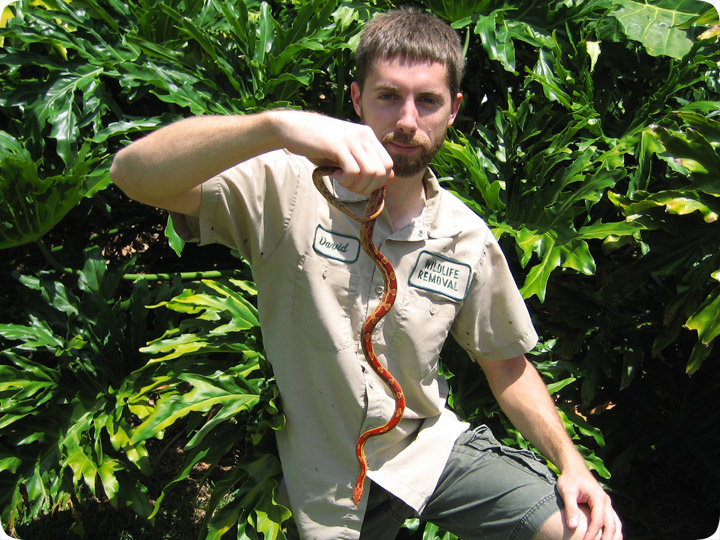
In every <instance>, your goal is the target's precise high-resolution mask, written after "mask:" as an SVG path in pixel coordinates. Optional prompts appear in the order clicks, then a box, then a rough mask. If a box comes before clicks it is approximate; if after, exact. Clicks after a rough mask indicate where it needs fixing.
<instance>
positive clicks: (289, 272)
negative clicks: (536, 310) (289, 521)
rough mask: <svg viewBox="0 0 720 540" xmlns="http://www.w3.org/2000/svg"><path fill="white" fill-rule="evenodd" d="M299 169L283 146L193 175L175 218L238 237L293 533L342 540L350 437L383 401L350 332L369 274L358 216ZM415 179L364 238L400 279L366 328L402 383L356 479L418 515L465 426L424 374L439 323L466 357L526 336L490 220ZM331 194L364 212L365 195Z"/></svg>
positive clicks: (430, 180)
mask: <svg viewBox="0 0 720 540" xmlns="http://www.w3.org/2000/svg"><path fill="white" fill-rule="evenodd" d="M313 168H314V166H313V164H312V163H311V162H309V161H308V160H307V159H305V158H303V157H299V156H295V155H292V154H288V153H287V152H284V151H276V152H270V153H268V154H264V155H262V156H260V157H258V158H255V159H252V160H249V161H247V162H244V163H242V164H240V165H237V166H236V167H234V168H232V169H230V170H228V171H226V172H224V173H222V174H221V175H219V176H218V177H216V178H214V179H211V180H209V181H208V182H206V183H204V184H203V187H202V203H201V209H200V217H199V220H195V219H190V218H188V219H186V220H183V219H178V217H176V218H175V221H176V225H177V227H178V229H179V230H180V231H183V230H184V231H185V232H184V233H183V235H184V236H185V237H186V238H188V239H192V238H193V237H194V239H199V241H200V243H201V244H208V243H212V242H219V243H222V244H225V245H227V246H230V247H232V248H236V249H238V250H239V251H240V253H241V254H242V255H243V256H244V257H246V258H247V260H248V261H249V262H250V265H251V267H252V270H253V276H254V279H255V280H256V282H257V287H258V308H259V313H260V322H261V328H262V332H263V338H264V345H265V348H266V352H267V356H268V359H269V360H270V362H271V363H272V366H273V369H274V373H275V377H276V379H277V385H278V388H279V391H280V395H281V399H282V407H283V412H284V414H285V415H286V418H287V424H286V427H285V428H283V429H282V430H281V431H280V432H279V433H278V434H277V442H278V449H279V453H280V458H281V462H282V466H283V474H284V478H285V482H286V487H287V491H288V494H289V502H290V506H291V509H292V511H293V514H294V517H295V519H296V521H297V524H298V527H299V529H300V532H301V535H302V537H303V538H312V539H328V540H330V539H332V540H337V539H356V538H358V537H359V531H360V526H361V523H362V517H363V513H364V511H365V505H366V502H367V493H368V489H367V488H368V486H369V482H368V481H366V486H365V487H366V489H365V493H364V496H363V500H362V501H361V502H360V504H359V505H358V506H357V507H356V506H355V505H354V504H353V503H352V500H351V496H352V488H353V486H354V484H355V481H356V479H357V475H358V471H359V466H358V462H357V458H356V456H355V443H356V441H357V439H358V436H359V435H360V434H361V433H362V432H364V431H365V430H367V429H370V428H373V427H376V426H379V425H381V424H384V423H385V422H386V421H387V420H388V419H389V418H390V417H391V415H392V413H393V410H394V406H395V405H394V399H393V396H392V393H391V392H390V390H389V389H388V388H387V386H386V385H385V384H384V383H383V382H382V380H381V379H380V378H379V377H378V376H377V375H376V374H375V372H374V371H373V369H372V368H371V367H370V365H369V364H368V363H367V361H366V360H365V357H364V355H363V352H362V350H361V347H360V340H359V335H360V329H361V326H362V324H363V321H364V319H365V318H366V317H367V316H368V314H369V313H370V312H371V311H372V310H373V308H375V306H376V305H377V304H378V302H379V300H380V297H381V296H382V292H383V279H382V275H381V273H380V272H379V270H378V269H377V267H376V266H375V265H374V264H373V263H372V262H371V261H370V260H369V258H368V257H367V256H366V255H365V253H364V252H363V251H362V249H361V247H360V238H359V225H358V224H357V223H356V222H355V221H353V220H352V219H351V218H349V217H348V216H346V215H345V214H343V213H341V212H339V211H338V210H336V209H335V208H334V207H331V206H330V205H329V204H328V203H327V202H326V201H325V199H324V198H323V197H322V196H321V195H320V194H319V193H318V191H317V190H316V189H315V187H314V185H313V183H312V180H311V173H312V170H313ZM326 181H328V182H330V179H326ZM425 183H426V189H427V195H428V197H427V198H428V200H427V204H426V207H425V210H424V213H423V215H422V216H421V217H420V218H418V219H416V220H415V222H414V223H412V224H411V225H409V226H407V227H405V228H404V229H402V230H399V231H393V230H392V226H391V223H390V219H389V217H388V215H387V212H383V214H382V215H381V216H380V217H379V218H378V220H377V223H376V226H375V244H376V245H377V246H378V247H379V249H380V250H381V251H382V252H383V254H384V255H385V256H386V257H387V258H388V259H389V260H390V262H391V264H392V265H393V266H394V268H395V271H396V273H397V278H398V295H397V300H396V302H395V305H394V307H393V308H392V310H391V312H390V314H388V315H387V316H386V317H385V318H384V319H383V320H382V321H381V322H380V324H379V325H378V328H377V329H376V331H375V336H374V346H375V352H376V354H377V356H378V358H379V360H380V362H381V363H383V364H384V365H385V366H386V367H387V368H388V369H389V371H390V372H391V373H392V374H393V375H394V377H395V378H396V379H397V380H398V382H399V383H400V385H401V386H402V388H403V390H404V392H405V395H406V399H407V408H406V410H405V415H404V417H403V418H402V420H401V422H400V424H399V425H398V426H397V427H396V428H395V429H394V430H392V431H390V432H389V433H387V434H384V435H382V436H378V437H374V438H371V439H370V440H369V441H368V443H367V445H366V454H367V460H368V478H369V479H371V480H372V481H373V482H376V483H377V484H379V485H381V486H382V487H384V488H385V489H387V490H388V491H390V492H391V493H393V494H395V495H397V496H398V497H400V498H401V499H402V500H403V501H405V502H406V503H407V504H409V505H410V506H412V507H413V508H415V509H416V510H421V509H422V508H423V506H424V505H425V503H426V501H427V499H428V497H429V496H430V495H431V493H432V492H433V490H434V487H435V485H436V483H437V480H438V478H439V475H440V474H441V472H442V470H443V467H444V465H445V462H446V460H447V457H448V455H449V453H450V451H451V449H452V446H453V443H454V441H455V439H456V438H457V436H458V435H459V434H460V433H462V432H463V431H465V430H466V429H467V427H468V426H467V424H465V423H463V422H461V421H460V420H459V419H458V418H457V417H456V416H455V414H454V413H452V412H451V411H450V410H448V409H447V408H446V397H447V394H448V387H447V383H446V381H445V379H444V377H442V376H440V375H438V355H439V353H440V350H441V348H442V346H443V343H444V341H445V339H446V338H447V336H448V333H450V332H452V334H453V336H454V337H455V339H456V340H457V341H458V343H459V344H460V345H461V346H462V347H463V348H465V350H467V352H468V353H469V355H470V356H471V357H473V358H476V359H477V358H487V359H490V360H503V359H507V358H511V357H514V356H518V355H520V354H524V353H525V352H527V351H529V350H530V349H532V347H534V345H535V343H536V340H537V336H536V334H535V331H534V329H533V326H532V324H531V321H530V317H529V315H528V313H527V310H526V308H525V305H524V302H523V300H522V298H521V296H520V294H519V292H518V290H517V287H516V285H515V283H514V281H513V278H512V276H511V274H510V272H509V270H508V267H507V264H506V261H505V258H504V256H503V254H502V253H501V251H500V249H499V247H498V245H497V243H496V241H495V239H494V237H493V235H492V234H491V232H490V230H489V229H488V227H487V226H486V225H485V223H484V222H483V221H482V220H481V219H480V218H479V217H478V216H477V215H475V214H474V213H473V212H471V211H470V210H469V209H468V208H467V207H466V206H465V205H463V204H462V203H461V202H460V201H459V200H458V199H457V198H455V197H454V196H452V195H451V194H449V193H448V192H446V191H445V190H443V189H442V188H441V187H440V186H439V184H438V182H437V180H436V179H435V177H434V176H433V175H432V173H430V172H428V174H427V175H426V177H425ZM333 189H334V190H335V193H336V194H337V195H338V196H339V197H340V198H341V199H342V200H344V201H347V203H348V205H349V206H350V208H351V209H352V210H353V211H355V212H356V213H357V214H362V213H363V211H364V207H365V201H364V200H363V197H360V196H358V195H355V194H353V193H351V192H349V191H347V190H345V189H344V188H342V186H339V185H337V184H336V185H334V186H333Z"/></svg>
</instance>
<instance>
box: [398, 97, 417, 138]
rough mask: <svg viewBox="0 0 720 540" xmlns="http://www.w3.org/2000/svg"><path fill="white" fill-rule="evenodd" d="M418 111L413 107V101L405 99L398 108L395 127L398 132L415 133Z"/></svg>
mask: <svg viewBox="0 0 720 540" xmlns="http://www.w3.org/2000/svg"><path fill="white" fill-rule="evenodd" d="M417 119H418V111H417V108H416V107H415V101H414V100H412V99H407V100H405V101H404V102H403V104H402V106H401V107H400V111H399V115H398V119H397V123H396V127H397V129H398V131H402V132H403V133H411V134H412V133H415V132H416V131H417V128H418V125H417Z"/></svg>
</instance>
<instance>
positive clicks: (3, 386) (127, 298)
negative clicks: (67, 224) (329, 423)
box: [0, 0, 720, 540]
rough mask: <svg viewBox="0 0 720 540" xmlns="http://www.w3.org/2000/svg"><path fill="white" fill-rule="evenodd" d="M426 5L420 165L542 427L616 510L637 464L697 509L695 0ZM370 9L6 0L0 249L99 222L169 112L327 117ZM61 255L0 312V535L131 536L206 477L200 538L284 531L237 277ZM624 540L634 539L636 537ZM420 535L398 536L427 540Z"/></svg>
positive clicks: (706, 85) (713, 479)
mask: <svg viewBox="0 0 720 540" xmlns="http://www.w3.org/2000/svg"><path fill="white" fill-rule="evenodd" d="M424 3H425V5H426V6H427V7H428V8H429V9H430V10H432V11H434V12H435V13H437V14H439V15H440V16H442V17H444V18H446V19H447V20H448V21H450V22H451V23H452V24H453V26H454V27H455V28H456V29H457V30H458V31H459V32H460V33H461V35H462V36H463V39H464V40H465V46H466V50H467V57H468V70H467V75H466V77H465V81H464V83H463V87H464V94H465V99H464V101H463V108H462V110H461V114H460V116H459V118H458V120H457V122H456V125H455V130H453V131H452V132H451V137H450V140H449V141H448V142H447V144H446V145H445V148H444V150H443V152H442V153H441V154H440V155H439V156H438V157H437V159H436V162H435V169H436V171H437V172H438V173H439V175H440V176H441V177H443V181H444V182H445V184H446V185H447V187H449V188H450V189H451V190H452V191H453V192H454V193H455V194H456V195H457V196H458V197H460V198H461V199H462V200H464V201H465V202H466V203H467V204H468V205H469V206H470V207H471V208H472V209H474V210H475V211H476V212H477V213H478V214H480V215H481V216H483V218H484V219H485V220H486V221H487V223H488V224H489V225H490V227H491V228H492V230H493V232H494V233H495V235H496V236H497V237H498V238H499V239H500V242H501V243H502V245H503V247H504V249H505V252H506V254H507V255H508V259H509V261H510V264H511V267H512V269H513V271H514V272H515V275H516V277H517V278H518V281H519V283H520V285H521V288H522V292H523V294H524V296H525V297H526V298H527V300H528V303H529V304H530V308H531V312H532V313H533V316H534V319H535V323H536V327H537V328H538V330H539V333H540V334H541V345H540V347H539V348H538V350H537V351H536V352H537V354H536V355H535V356H534V360H535V362H536V365H537V366H538V368H539V369H540V371H541V373H542V374H543V376H544V377H545V378H546V381H547V383H548V387H549V389H550V390H551V392H552V393H553V396H554V397H555V399H556V402H557V404H558V410H559V411H560V414H561V417H562V419H563V421H564V424H565V427H566V429H567V430H568V433H569V434H570V436H571V437H573V439H574V440H575V441H576V442H577V443H578V446H579V448H580V450H581V452H582V454H583V456H584V457H585V459H586V462H587V463H588V464H589V466H590V467H591V468H593V469H594V470H595V471H596V472H597V473H598V475H599V476H601V477H602V478H603V479H604V481H606V482H607V483H608V485H609V486H610V487H611V488H612V489H613V490H615V491H616V492H617V493H619V494H621V495H624V496H625V497H627V498H628V499H632V498H633V497H636V494H634V493H633V492H632V491H631V489H630V487H629V484H628V482H629V479H630V478H631V477H632V476H633V474H634V473H633V470H634V465H635V462H636V461H637V460H642V461H643V463H648V462H650V463H654V464H658V466H660V467H661V468H662V470H663V473H664V474H665V475H667V474H668V471H671V472H676V473H677V477H680V476H685V477H687V478H690V479H693V480H695V481H697V483H698V485H701V486H703V494H704V497H705V499H706V500H707V501H710V502H711V503H712V504H716V503H717V504H720V492H718V490H717V485H718V482H717V480H718V478H720V477H719V476H718V474H720V473H719V472H718V469H717V466H716V465H715V464H716V463H717V462H718V460H719V459H720V455H718V452H717V448H720V445H718V444H717V443H718V441H717V436H716V435H715V433H716V430H714V429H713V426H714V423H716V422H717V415H716V414H712V411H715V410H717V407H716V406H715V404H714V396H716V395H717V392H718V389H719V388H720V381H718V379H717V377H715V376H706V375H705V374H709V375H711V373H712V370H713V369H714V368H716V367H717V354H715V355H714V356H713V352H715V353H717V346H716V344H717V342H718V335H720V285H719V284H718V281H720V255H719V254H720V240H719V239H720V234H718V233H719V231H718V214H720V211H719V209H720V199H719V197H720V185H718V178H720V174H719V173H720V155H719V153H718V152H719V151H718V147H719V144H720V124H719V122H720V119H719V118H720V90H719V87H718V60H719V58H718V54H719V50H718V49H719V46H718V42H717V37H718V33H717V30H713V26H714V25H716V24H717V23H718V16H717V13H716V12H715V11H714V8H713V7H712V6H711V5H710V3H708V2H701V1H694V0H683V1H680V2H677V1H675V2H670V1H666V0H653V1H633V0H622V1H611V0H577V1H568V0H553V1H551V2H545V3H528V2H516V1H513V0H476V1H462V2H448V1H444V0H425V2H424ZM392 4H394V2H379V1H378V2H369V3H368V2H365V3H357V2H352V1H349V0H342V1H341V0H333V1H330V2H327V1H320V0H298V1H293V2H275V1H266V2H263V1H259V0H245V1H242V2H221V1H219V0H204V1H200V0H172V1H160V0H132V1H130V2H124V1H120V0H104V1H100V0H82V1H80V0H70V1H64V0H43V1H42V2H30V1H22V0H21V1H17V2H14V3H12V5H11V7H9V8H8V9H7V10H5V12H4V15H5V18H4V19H3V23H4V27H2V26H3V24H2V23H0V27H2V28H0V47H2V51H1V52H2V54H0V115H1V117H2V126H1V127H0V142H2V145H0V146H1V147H2V148H1V149H0V249H3V250H4V251H3V254H5V253H13V254H14V253H16V251H15V250H17V249H28V250H30V249H33V248H31V247H24V248H18V247H17V246H22V245H23V244H27V243H32V242H37V243H38V247H40V248H44V244H43V242H50V240H49V238H52V239H54V240H55V241H57V240H56V238H57V237H54V236H52V232H53V231H54V232H55V234H62V233H61V232H58V231H62V225H63V221H61V220H63V217H64V216H66V215H67V214H68V212H72V211H73V210H75V211H76V210H77V209H78V204H81V205H82V204H85V203H87V202H88V201H87V200H86V199H87V198H89V197H92V201H93V203H94V204H96V205H97V207H98V208H101V209H102V211H104V212H106V213H108V215H110V216H114V215H116V214H114V213H116V212H117V211H118V209H117V208H115V207H113V208H109V204H110V203H109V202H108V201H112V200H113V199H112V198H105V193H106V192H104V190H105V188H106V187H107V186H108V185H109V177H108V169H109V164H110V160H111V159H112V155H113V154H114V153H115V152H116V151H117V150H118V149H119V148H120V147H121V146H122V145H124V144H126V143H127V142H128V140H130V139H132V138H135V137H138V136H141V135H142V134H143V133H145V132H148V131H150V130H154V129H156V128H157V127H159V126H161V125H164V124H166V123H168V122H170V121H172V120H175V119H177V118H181V117H185V116H188V115H191V114H232V113H248V112H254V111H259V110H262V109H265V108H270V107H278V106H289V107H301V108H309V109H314V110H319V111H321V112H325V113H328V114H334V115H338V116H347V115H348V114H350V112H351V108H350V107H349V103H348V99H347V96H348V82H349V80H350V74H351V67H350V66H351V55H352V50H353V48H354V47H355V44H356V41H357V36H358V32H359V30H360V29H361V28H362V25H363V24H364V23H365V22H366V21H367V20H368V19H369V18H370V17H371V16H372V15H373V14H374V13H375V12H377V11H380V10H384V9H385V8H387V7H389V6H390V5H392ZM8 15H12V17H10V18H7V17H8ZM113 204H115V203H113ZM123 211H124V210H123ZM49 231H51V235H50V236H49V235H48V232H49ZM168 236H169V238H170V240H171V242H172V248H173V249H174V250H175V251H176V252H177V253H179V252H180V251H182V244H181V243H178V242H177V237H176V236H174V235H173V234H172V232H171V231H169V232H168ZM91 238H94V237H91ZM61 241H62V240H61ZM92 242H93V241H92V240H90V243H91V244H92ZM51 247H55V246H51ZM90 247H92V246H90ZM154 249H160V247H159V246H156V247H155V248H154ZM61 255H63V256H64V257H65V259H66V260H64V261H63V265H65V266H68V267H70V268H66V269H64V270H61V269H60V267H61V266H63V265H56V269H55V270H54V271H51V272H47V271H45V272H39V271H37V269H35V268H32V269H24V270H23V275H22V276H18V280H19V281H18V283H19V284H18V285H13V286H11V287H8V288H7V290H6V291H4V292H3V295H2V296H1V298H2V301H3V305H5V306H10V307H11V309H8V314H7V318H5V316H4V320H6V322H5V323H3V324H2V325H0V336H2V345H1V346H2V350H1V351H0V352H1V353H2V361H1V362H0V407H1V409H0V426H1V428H2V429H0V448H2V456H1V457H0V464H1V465H0V479H2V485H3V487H4V488H5V489H3V493H2V496H0V505H1V508H2V519H3V522H4V523H5V522H11V521H12V520H13V519H17V518H19V517H33V516H38V515H40V514H43V513H47V512H49V511H51V510H53V509H55V508H58V507H64V506H66V505H68V504H72V505H73V507H75V508H81V507H82V502H83V501H85V500H90V499H100V500H108V501H110V502H111V503H112V504H115V505H117V506H123V505H128V506H131V507H132V508H133V509H134V510H135V511H136V512H137V513H138V514H139V515H142V516H145V517H149V516H155V519H157V516H158V513H159V512H160V511H161V509H162V508H163V506H164V505H167V504H168V501H169V498H170V497H169V496H170V494H171V493H172V492H173V489H177V487H178V486H179V484H180V483H181V482H182V481H183V480H185V479H187V478H189V477H190V475H191V474H192V473H193V471H197V470H199V469H202V468H204V467H206V466H207V469H205V472H204V474H203V478H202V481H203V482H205V483H206V484H207V486H209V488H210V489H211V490H212V495H211V499H210V502H209V506H208V508H207V509H206V515H207V520H206V523H205V525H206V527H205V529H206V531H205V533H204V534H205V535H206V537H207V538H220V537H222V536H223V535H224V534H225V535H233V536H237V537H238V538H259V537H260V535H265V537H266V538H282V537H283V536H282V530H281V523H282V521H283V520H284V519H286V518H287V516H288V511H287V509H285V508H283V507H281V506H280V505H278V504H277V503H276V501H275V498H274V492H275V489H276V487H277V478H278V475H279V468H278V462H277V458H276V456H275V452H274V448H273V441H272V432H273V430H275V429H278V428H280V427H281V426H282V415H281V414H280V412H279V411H278V410H277V406H276V398H277V396H276V394H275V389H274V385H273V380H272V373H271V369H270V367H269V366H268V364H267V363H266V361H265V359H264V357H263V354H262V344H261V342H260V339H259V333H258V328H257V317H256V313H255V310H254V307H253V295H254V290H253V285H252V284H251V283H249V282H245V281H241V280H222V281H221V280H218V281H208V280H206V281H204V282H203V283H195V284H193V285H192V286H188V287H187V288H186V289H185V290H183V291H181V292H180V291H179V285H178V284H176V283H174V284H172V285H171V284H167V285H165V286H160V287H158V285H157V284H156V283H154V282H150V281H143V282H137V283H134V284H132V285H131V284H130V283H128V282H125V281H123V280H122V279H121V275H122V274H123V273H127V272H128V271H130V270H132V271H137V270H138V269H137V268H135V267H134V265H133V263H126V264H124V265H122V266H121V267H120V268H115V267H113V268H112V269H110V270H108V269H107V268H106V265H105V262H104V261H103V260H102V259H103V257H101V256H100V255H99V254H98V251H97V250H91V251H90V252H89V254H88V255H87V260H86V261H85V260H84V261H81V262H80V263H76V262H75V261H73V260H71V256H69V255H68V256H65V255H64V254H62V253H61ZM104 257H105V258H107V257H108V255H107V251H106V252H105V255H104ZM4 260H6V261H15V260H16V259H15V257H12V256H8V257H4ZM186 260H187V259H186V255H184V256H183V261H186ZM4 264H5V265H8V266H7V268H4V271H5V272H6V273H7V274H9V273H10V272H11V271H12V270H14V268H13V267H11V266H9V265H10V263H9V262H6V263H4ZM13 264H14V263H13ZM78 264H79V266H78ZM167 264H168V259H167V258H166V259H164V260H160V263H159V266H160V267H159V268H155V267H153V268H148V267H144V268H141V269H140V270H142V271H144V272H148V271H149V272H151V273H157V274H158V275H160V274H166V273H167V272H169V270H168V269H167V268H165V267H164V265H167ZM18 266H19V267H22V266H23V265H22V264H20V263H18ZM9 282H10V281H9ZM150 304H155V309H150V310H148V309H149V308H148V307H147V306H148V305H150ZM11 315H12V316H11ZM179 319H182V320H181V321H179V322H178V320H179ZM157 336H162V337H160V338H158V337H157ZM141 348H142V352H141V351H140V349H141ZM443 359H444V368H443V369H445V370H446V373H447V375H448V376H449V377H450V381H451V385H452V390H451V394H450V396H449V397H448V400H449V403H450V404H451V405H452V406H453V407H454V408H455V410H456V411H458V413H459V414H460V415H461V416H462V417H463V418H466V419H468V420H470V421H472V422H490V423H491V424H493V426H494V427H496V428H498V429H499V431H500V433H501V436H503V438H504V439H505V441H507V442H512V443H513V444H519V445H521V446H527V442H526V441H524V440H523V439H522V438H521V437H520V436H519V434H518V433H517V432H516V431H514V429H513V428H512V427H511V426H510V425H509V424H508V423H507V421H506V420H505V419H504V417H503V416H502V415H501V414H500V412H499V411H498V409H497V406H496V404H495V403H494V401H493V399H492V396H491V395H490V394H489V390H488V388H487V386H486V384H485V382H484V381H483V380H482V379H481V377H479V374H478V370H477V367H476V366H474V365H471V364H469V363H467V362H466V360H465V358H464V355H463V353H462V352H461V351H460V350H459V349H458V348H457V347H456V346H455V345H454V344H448V346H447V347H446V349H445V350H444V352H443ZM690 374H696V375H695V376H694V377H692V378H690V377H689V375H690ZM503 432H504V435H502V434H503ZM174 437H178V439H177V441H178V442H177V443H176V444H178V445H179V446H180V447H181V448H182V451H183V455H184V457H185V462H184V463H183V464H182V466H181V467H180V469H179V470H178V471H176V472H175V474H174V476H173V478H172V479H170V480H169V481H167V482H165V483H164V484H163V487H161V488H158V489H157V490H156V491H157V492H155V491H152V490H151V489H150V488H149V487H148V486H149V482H148V480H149V479H150V478H151V477H152V475H154V474H156V473H155V469H154V468H153V465H154V463H153V461H152V460H153V455H152V452H151V450H152V448H153V444H156V443H158V441H161V440H162V441H165V440H167V439H170V440H169V441H168V442H167V444H171V443H173V444H175V443H174V441H175V439H174ZM700 448H701V449H702V452H700V451H699V450H698V449H700ZM228 462H230V465H229V466H228V467H224V465H222V464H224V463H228ZM680 463H689V465H687V466H684V465H683V466H679V465H678V464H680ZM73 498H75V499H77V500H73ZM717 504H716V505H717ZM628 507H629V509H625V516H624V517H625V518H626V519H628V518H630V517H635V516H636V514H637V511H636V508H635V507H633V506H632V505H628ZM637 519H641V517H638V518H637ZM647 521H648V523H642V527H645V529H644V530H646V531H651V532H649V533H646V536H648V535H649V536H650V537H655V538H660V534H659V533H658V532H657V529H653V526H654V525H653V523H652V520H647ZM626 528H627V527H626ZM420 529H421V527H420V526H419V524H418V523H417V522H415V523H409V524H408V530H407V531H406V532H407V533H408V534H411V535H413V536H412V537H413V538H420V537H422V538H424V539H425V538H427V539H428V540H429V539H432V538H450V537H451V536H450V535H448V534H447V533H445V532H444V531H439V530H436V529H435V528H433V527H432V526H428V527H425V529H424V531H421V530H420ZM78 530H80V528H79V529H78ZM683 532H685V531H683ZM700 536H702V535H697V537H700Z"/></svg>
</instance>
